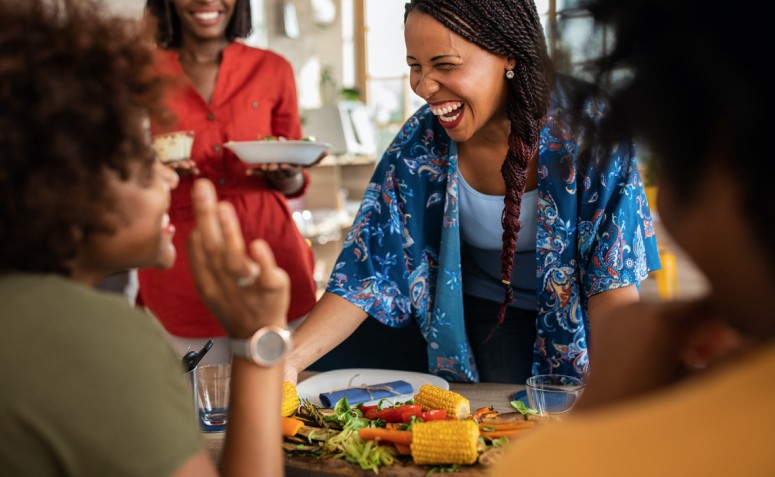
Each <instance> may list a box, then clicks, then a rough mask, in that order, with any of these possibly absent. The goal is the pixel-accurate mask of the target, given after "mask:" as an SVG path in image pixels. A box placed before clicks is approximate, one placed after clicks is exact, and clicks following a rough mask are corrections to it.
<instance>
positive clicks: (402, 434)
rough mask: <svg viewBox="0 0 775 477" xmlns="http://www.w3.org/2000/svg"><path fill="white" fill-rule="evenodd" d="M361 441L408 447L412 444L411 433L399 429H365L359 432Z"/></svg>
mask: <svg viewBox="0 0 775 477" xmlns="http://www.w3.org/2000/svg"><path fill="white" fill-rule="evenodd" d="M358 433H359V435H360V436H361V439H363V440H365V441H386V442H392V443H393V444H403V445H405V446H408V445H409V444H411V443H412V432H411V431H399V430H397V429H385V428H382V427H364V428H362V429H361V430H360V431H358Z"/></svg>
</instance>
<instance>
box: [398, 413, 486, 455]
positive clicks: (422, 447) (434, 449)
mask: <svg viewBox="0 0 775 477" xmlns="http://www.w3.org/2000/svg"><path fill="white" fill-rule="evenodd" d="M478 440H479V427H478V426H477V425H476V423H475V422H474V421H473V420H472V419H466V420H463V421H447V420H445V421H432V422H417V423H415V424H414V426H412V444H411V446H410V448H411V450H412V460H414V463H415V464H473V463H474V462H476V459H477V458H478V457H479V451H478V448H477V442H478Z"/></svg>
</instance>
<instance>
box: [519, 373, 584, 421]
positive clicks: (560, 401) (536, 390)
mask: <svg viewBox="0 0 775 477" xmlns="http://www.w3.org/2000/svg"><path fill="white" fill-rule="evenodd" d="M525 387H526V393H527V401H528V404H529V405H530V407H532V408H533V409H535V410H537V411H538V413H539V414H540V415H542V416H556V415H558V414H564V413H566V412H568V411H570V410H571V409H572V408H573V406H574V405H575V404H576V401H577V400H578V399H579V397H580V396H581V393H582V392H583V391H584V382H583V381H582V380H580V379H578V378H575V377H573V376H565V375H562V374H539V375H537V376H531V377H529V378H528V379H527V382H526V383H525Z"/></svg>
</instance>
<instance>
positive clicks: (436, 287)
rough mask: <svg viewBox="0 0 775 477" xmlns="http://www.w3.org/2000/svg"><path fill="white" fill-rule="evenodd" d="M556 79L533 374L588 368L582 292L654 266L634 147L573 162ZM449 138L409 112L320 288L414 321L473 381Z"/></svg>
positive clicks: (543, 170)
mask: <svg viewBox="0 0 775 477" xmlns="http://www.w3.org/2000/svg"><path fill="white" fill-rule="evenodd" d="M564 87H566V85H564V84H563V83H560V84H559V86H558V88H557V92H556V93H555V95H554V97H553V99H552V102H551V106H550V109H549V111H548V114H547V117H546V125H545V127H544V129H543V130H542V132H541V141H540V149H539V184H538V196H539V199H538V211H537V213H538V218H537V232H536V234H537V235H536V249H537V256H536V260H537V264H536V283H537V297H536V301H537V309H538V318H537V324H536V325H537V336H536V341H535V346H534V362H533V373H534V374H540V373H561V374H569V375H574V376H584V375H586V374H587V373H588V371H589V361H588V355H587V344H588V339H589V338H588V334H587V333H588V319H587V311H586V309H587V299H588V297H589V296H592V295H594V294H597V293H601V292H605V291H607V290H612V289H615V288H618V287H623V286H627V285H631V284H638V283H639V282H640V281H641V280H643V279H644V278H646V276H647V274H648V272H649V271H650V270H654V269H657V268H659V258H658V254H657V242H656V237H655V235H654V227H653V224H652V220H651V215H650V212H649V209H648V205H647V204H646V199H645V194H644V191H643V184H642V181H641V178H640V175H639V173H638V169H637V164H636V161H635V157H634V153H633V152H634V151H633V149H632V147H631V146H630V145H629V144H623V145H622V146H621V147H620V148H619V149H618V150H616V151H615V152H614V154H613V157H611V159H610V160H609V161H607V162H604V163H598V162H596V161H594V160H592V161H590V164H589V165H587V166H586V167H582V166H581V165H580V161H579V160H578V157H577V154H578V150H579V146H578V144H577V142H576V136H575V135H574V134H573V132H571V130H570V127H569V121H568V120H567V107H566V99H565V97H564V94H563V88H564ZM457 159H458V156H457V144H456V143H455V142H453V141H452V140H450V138H449V137H448V136H447V134H446V132H445V131H444V129H443V127H441V125H440V124H439V123H438V120H436V119H435V118H434V116H433V114H432V113H431V111H430V109H429V108H428V106H424V107H422V108H421V109H420V110H419V111H417V113H415V115H414V116H412V117H411V118H410V119H409V120H408V121H407V122H406V124H405V125H404V126H403V128H402V130H401V131H400V132H399V134H398V135H397V136H396V138H395V139H394V140H393V143H392V144H391V145H390V147H389V148H388V150H387V151H386V152H385V154H384V156H383V157H382V159H381V161H380V163H379V164H378V165H377V168H376V170H375V172H374V175H373V177H372V179H371V182H370V184H369V186H368V188H367V190H366V193H365V196H364V199H363V202H362V204H361V207H360V210H359V212H358V214H357V216H356V218H355V221H354V223H353V226H352V228H351V229H350V231H349V233H348V234H347V237H346V240H345V244H344V248H343V250H342V252H341V254H340V256H339V258H338V260H337V263H336V265H335V267H334V271H333V274H332V276H331V279H330V282H329V284H328V289H327V291H329V292H331V293H335V294H337V295H340V296H342V297H343V298H345V299H347V300H348V301H350V302H351V303H353V304H355V305H356V306H358V307H359V308H361V309H363V310H364V311H366V312H367V313H368V314H369V315H370V316H372V317H374V318H376V319H378V320H379V321H381V322H382V323H385V324H387V325H390V326H395V327H402V326H406V325H407V324H408V323H409V322H410V320H415V321H416V322H417V324H418V325H419V327H420V330H421V332H422V333H423V335H424V337H425V339H426V340H427V342H428V360H429V363H428V368H429V370H430V371H431V372H432V373H434V374H437V375H439V376H442V377H444V378H445V379H448V380H450V381H468V382H476V381H478V372H477V370H476V365H475V363H474V357H473V355H472V351H471V348H470V346H469V344H468V339H467V337H466V333H465V326H464V316H463V295H462V283H461V276H462V275H461V265H460V262H461V260H460V233H459V232H460V229H459V222H458V200H457V198H458V167H457Z"/></svg>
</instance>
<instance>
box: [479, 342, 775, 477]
mask: <svg viewBox="0 0 775 477" xmlns="http://www.w3.org/2000/svg"><path fill="white" fill-rule="evenodd" d="M493 475H494V476H495V477H503V476H512V475H514V476H516V475H519V476H530V475H556V476H560V475H572V476H574V477H581V476H596V477H598V476H617V477H623V476H626V477H636V476H703V477H705V476H724V477H740V476H770V477H771V476H775V344H772V343H770V344H769V345H768V346H767V347H766V348H765V349H763V350H762V351H759V352H757V353H756V354H755V355H751V356H748V357H746V358H745V359H742V360H740V361H738V362H736V363H734V364H733V365H731V366H729V367H726V368H724V369H720V370H719V371H718V372H714V373H713V374H708V375H707V376H704V377H703V378H701V379H696V380H692V381H691V382H686V383H684V384H682V385H680V386H676V387H672V388H670V389H667V390H665V391H662V392H659V393H656V394H652V395H650V396H648V397H645V398H641V399H638V400H632V401H628V402H627V403H626V404H623V405H617V406H615V407H609V408H606V409H604V410H599V411H594V412H587V413H579V414H577V415H575V416H572V417H570V418H569V419H568V420H566V421H565V422H562V423H557V424H553V425H551V426H546V427H545V428H544V429H541V430H538V431H536V432H535V433H533V434H532V435H530V436H528V437H526V438H523V439H520V440H519V441H516V442H515V443H514V444H512V446H511V447H510V448H509V449H508V451H507V453H506V455H505V456H504V458H503V459H502V460H501V461H500V462H499V463H498V465H497V466H496V467H495V469H494V472H493Z"/></svg>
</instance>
